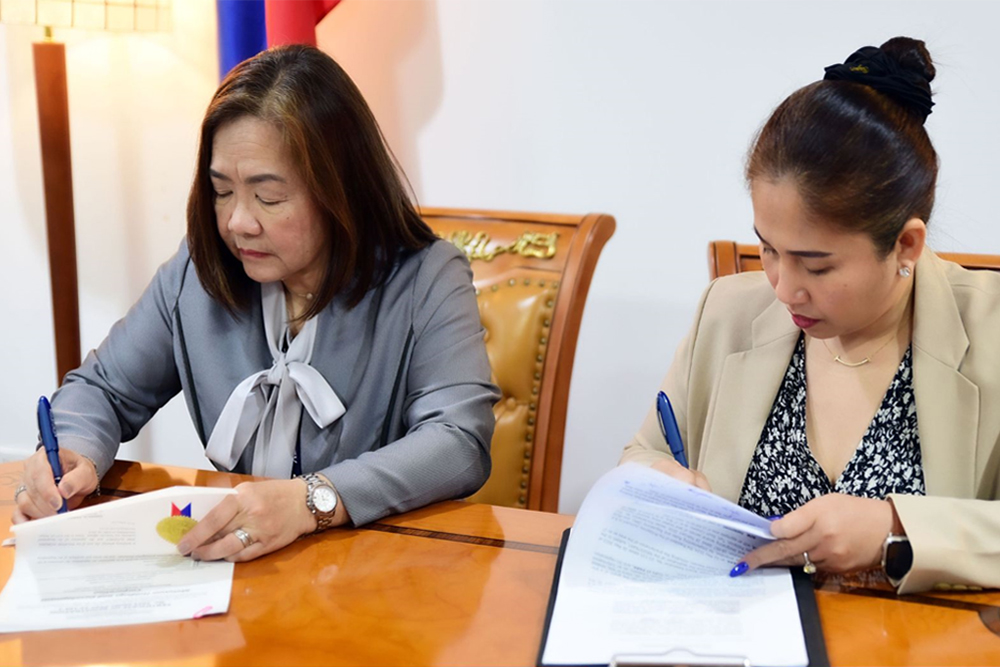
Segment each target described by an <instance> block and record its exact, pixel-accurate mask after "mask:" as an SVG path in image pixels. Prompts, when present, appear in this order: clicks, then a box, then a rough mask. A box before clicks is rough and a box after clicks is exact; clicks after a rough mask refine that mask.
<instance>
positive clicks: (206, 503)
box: [0, 486, 235, 632]
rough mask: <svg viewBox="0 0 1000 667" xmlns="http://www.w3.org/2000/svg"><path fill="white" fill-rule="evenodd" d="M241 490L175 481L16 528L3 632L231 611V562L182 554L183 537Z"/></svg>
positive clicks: (0, 602)
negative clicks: (179, 547)
mask: <svg viewBox="0 0 1000 667" xmlns="http://www.w3.org/2000/svg"><path fill="white" fill-rule="evenodd" d="M233 493H235V491H233V490H232V489H214V488H202V487H181V486H177V487H172V488H169V489H162V490H160V491H154V492H152V493H145V494H142V495H138V496H134V497H131V498H126V499H123V500H115V501H112V502H109V503H105V504H102V505H97V506H95V507H89V508H86V509H81V510H76V511H73V512H69V513H66V514H60V515H57V516H53V517H49V518H45V519H39V520H37V521H30V522H28V523H23V524H20V525H17V526H14V527H13V529H12V530H13V532H14V535H15V539H16V547H15V548H16V549H17V552H16V555H15V557H14V571H13V573H12V574H11V577H10V579H9V580H8V582H7V585H6V586H5V587H4V589H3V593H2V594H0V632H21V631H25V630H48V629H54V628H91V627H100V626H107V625H128V624H135V623H152V622H155V621H169V620H178V619H186V618H198V617H200V616H205V615H208V614H221V613H225V612H226V611H227V610H228V609H229V595H230V591H231V589H232V583H233V564H232V563H228V562H211V563H206V562H202V561H196V560H193V559H191V558H187V557H184V556H181V555H180V554H179V553H177V542H179V541H180V537H181V536H182V535H183V534H184V533H185V532H186V531H187V530H189V529H190V527H191V526H192V525H194V524H195V523H196V522H197V521H198V519H201V518H203V517H204V516H205V514H207V513H208V511H209V510H211V509H212V508H213V507H215V506H216V505H217V504H218V503H219V502H220V501H221V500H222V499H223V498H224V497H225V496H227V495H230V494H233Z"/></svg>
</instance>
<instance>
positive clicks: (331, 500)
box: [312, 486, 337, 513]
mask: <svg viewBox="0 0 1000 667" xmlns="http://www.w3.org/2000/svg"><path fill="white" fill-rule="evenodd" d="M312 500H313V505H315V506H316V510H317V511H319V512H324V513H325V512H332V511H333V510H335V509H336V508H337V494H336V492H334V490H333V489H331V488H330V487H329V486H318V487H316V488H315V489H313V495H312Z"/></svg>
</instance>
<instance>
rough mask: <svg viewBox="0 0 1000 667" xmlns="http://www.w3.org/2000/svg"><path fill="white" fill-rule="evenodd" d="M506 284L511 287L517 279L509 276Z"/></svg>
mask: <svg viewBox="0 0 1000 667" xmlns="http://www.w3.org/2000/svg"><path fill="white" fill-rule="evenodd" d="M507 284H508V285H510V286H511V287H513V286H514V285H516V284H517V281H516V280H514V279H513V278H511V279H510V280H508V281H507Z"/></svg>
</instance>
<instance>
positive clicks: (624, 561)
mask: <svg viewBox="0 0 1000 667" xmlns="http://www.w3.org/2000/svg"><path fill="white" fill-rule="evenodd" d="M769 523H770V522H769V521H768V520H767V519H764V518H761V517H759V516H757V515H756V514H753V513H752V512H748V511H747V510H745V509H743V508H741V507H739V506H737V505H734V504H733V503H731V502H729V501H727V500H725V499H724V498H720V497H719V496H716V495H713V494H711V493H708V492H706V491H703V490H701V489H698V488H695V487H693V486H690V485H688V484H684V483H683V482H679V481H677V480H675V479H673V478H671V477H668V476H667V475H664V474H662V473H659V472H656V471H654V470H652V469H650V468H647V467H645V466H641V465H638V464H635V463H631V464H626V465H623V466H620V467H618V468H615V469H614V470H612V471H610V472H609V473H607V474H606V475H604V476H603V477H602V478H601V479H600V480H599V481H598V482H597V484H596V485H595V486H594V488H593V489H592V490H591V491H590V493H589V494H588V495H587V497H586V499H585V500H584V502H583V505H582V507H581V508H580V512H579V514H578V515H577V519H576V522H575V523H574V525H573V529H572V531H571V533H570V538H569V543H568V545H567V548H566V553H565V554H564V556H563V563H562V571H561V574H560V577H559V582H558V593H557V597H556V603H555V608H554V610H553V613H552V618H551V621H550V624H549V634H548V638H547V641H546V645H545V649H544V653H543V656H542V663H543V664H545V665H593V664H608V663H610V662H611V661H612V660H613V659H615V658H617V659H618V660H619V661H627V662H629V663H634V664H643V663H649V664H687V665H693V664H713V665H719V664H746V663H747V662H749V664H751V665H774V666H775V667H804V666H805V665H807V664H808V656H807V653H806V647H805V640H804V637H803V633H802V624H801V621H800V619H799V611H798V605H797V602H796V598H795V591H794V589H793V587H792V578H791V575H790V574H789V572H788V570H786V569H761V570H755V571H753V572H748V573H747V574H744V575H742V576H740V577H735V578H731V577H730V576H729V572H730V570H731V569H732V568H733V566H734V565H736V563H738V562H739V561H740V560H741V559H742V557H743V556H744V555H745V554H747V553H748V552H750V551H751V550H753V549H755V548H756V547H758V546H760V545H762V544H765V543H767V542H768V541H770V540H773V539H774V538H773V537H772V536H771V533H770V528H769Z"/></svg>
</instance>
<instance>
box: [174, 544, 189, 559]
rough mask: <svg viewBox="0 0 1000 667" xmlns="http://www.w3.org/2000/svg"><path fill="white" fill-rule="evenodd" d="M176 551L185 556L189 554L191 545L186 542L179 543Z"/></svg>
mask: <svg viewBox="0 0 1000 667" xmlns="http://www.w3.org/2000/svg"><path fill="white" fill-rule="evenodd" d="M177 551H179V552H180V554H181V555H182V556H187V555H188V554H189V553H191V545H190V544H188V543H187V542H180V543H179V544H178V545H177Z"/></svg>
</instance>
